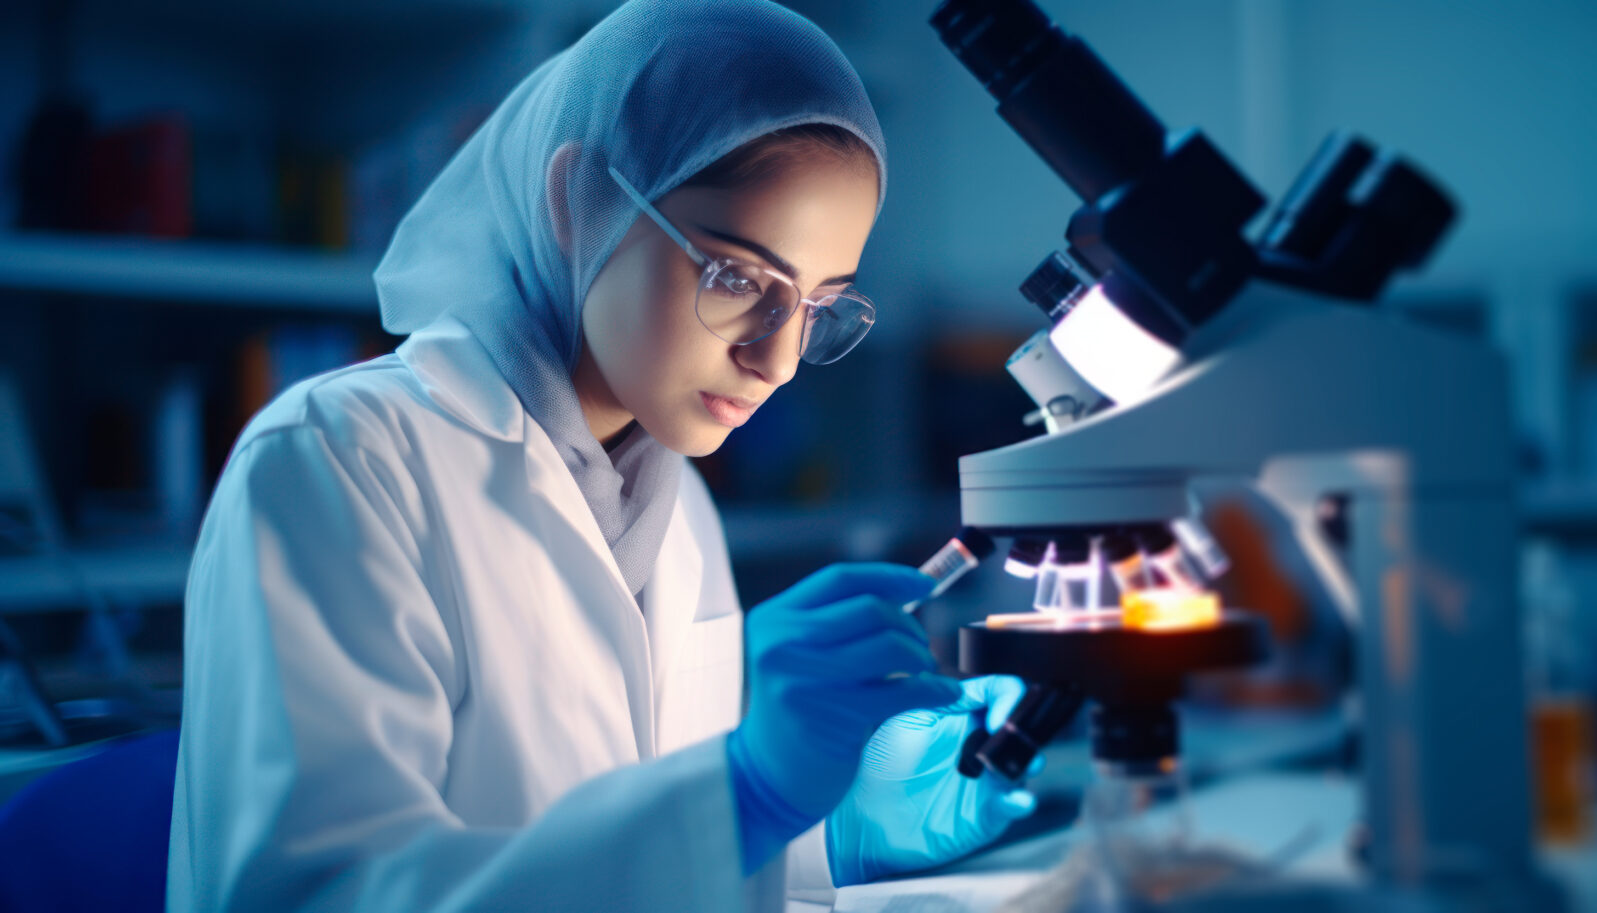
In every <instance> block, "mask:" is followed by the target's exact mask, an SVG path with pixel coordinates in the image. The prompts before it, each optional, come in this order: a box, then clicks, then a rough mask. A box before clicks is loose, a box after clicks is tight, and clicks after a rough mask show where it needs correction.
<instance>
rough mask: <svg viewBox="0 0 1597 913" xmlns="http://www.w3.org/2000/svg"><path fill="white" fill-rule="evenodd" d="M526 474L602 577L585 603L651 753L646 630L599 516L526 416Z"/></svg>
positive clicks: (642, 748) (645, 752)
mask: <svg viewBox="0 0 1597 913" xmlns="http://www.w3.org/2000/svg"><path fill="white" fill-rule="evenodd" d="M526 448H527V475H528V482H529V484H530V486H531V488H532V490H533V491H535V492H537V493H539V494H541V495H543V496H544V497H545V498H546V499H547V501H548V503H549V505H550V506H551V507H552V508H553V509H554V510H555V511H556V512H558V513H559V514H560V515H561V517H563V518H564V519H565V521H566V522H567V523H569V524H570V525H571V528H572V530H573V531H574V532H576V534H577V535H578V536H580V537H581V538H582V541H583V543H584V544H585V545H587V546H588V551H589V553H590V554H592V555H593V557H594V559H595V565H596V566H595V567H594V568H592V569H591V570H592V571H593V572H596V574H597V576H599V577H602V578H603V581H602V582H600V581H595V585H594V586H593V587H592V589H591V592H592V593H593V595H594V597H595V598H594V600H593V604H592V605H591V606H589V607H588V609H589V613H590V615H591V616H592V618H593V621H595V622H596V623H599V624H602V625H604V626H605V628H606V630H608V631H609V632H611V635H612V640H613V642H614V644H615V649H616V653H617V656H618V657H619V660H620V663H621V668H622V669H623V671H624V673H625V675H626V679H627V701H628V704H629V705H630V706H631V709H632V728H633V735H634V736H635V738H636V740H637V744H638V757H639V758H640V759H647V758H652V757H654V756H655V706H654V705H655V700H654V695H655V686H654V681H655V677H654V674H653V672H652V665H653V662H652V659H651V657H650V649H649V641H650V636H649V632H648V630H647V629H646V627H645V623H644V619H643V613H642V612H640V611H639V608H638V601H637V600H636V599H634V598H633V596H632V592H631V591H630V590H629V589H628V588H627V584H626V580H625V578H623V577H622V576H621V568H620V567H619V566H618V565H617V564H616V560H615V555H614V554H612V553H611V551H610V546H609V544H608V543H606V542H605V541H604V533H603V532H601V531H600V530H599V521H598V520H596V519H595V518H594V516H593V511H592V510H591V509H590V508H589V507H588V502H587V500H586V499H585V498H583V496H582V490H581V489H580V488H578V487H577V480H576V479H575V478H573V477H572V475H571V472H570V471H569V470H568V469H566V466H565V463H564V462H563V461H562V460H561V459H560V454H559V453H558V452H556V450H555V447H554V443H553V442H552V441H550V440H549V435H547V434H546V433H544V430H543V428H542V427H540V426H539V425H538V423H537V422H535V421H533V420H532V417H531V416H527V417H526ZM567 570H568V572H569V573H583V572H584V571H585V570H588V569H583V568H569V569H567Z"/></svg>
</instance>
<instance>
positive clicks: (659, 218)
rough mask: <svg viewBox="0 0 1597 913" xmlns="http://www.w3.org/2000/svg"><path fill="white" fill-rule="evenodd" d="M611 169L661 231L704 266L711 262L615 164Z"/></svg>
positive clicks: (613, 176) (628, 193)
mask: <svg viewBox="0 0 1597 913" xmlns="http://www.w3.org/2000/svg"><path fill="white" fill-rule="evenodd" d="M609 171H610V177H612V178H614V179H615V182H616V184H617V185H618V186H620V188H621V190H622V192H624V193H625V194H626V195H627V196H629V197H631V198H632V202H633V203H635V204H637V207H638V208H639V209H641V210H643V213H644V215H646V216H648V217H649V218H651V219H653V220H654V224H656V225H658V226H660V230H661V231H663V232H665V233H666V234H668V235H670V236H671V240H673V241H675V242H676V243H677V244H678V246H680V247H681V248H682V249H683V250H685V251H687V254H688V256H689V257H692V258H693V262H694V263H697V264H698V265H700V266H704V265H705V264H707V263H709V262H710V258H709V257H706V256H705V255H704V254H702V253H700V252H699V249H698V248H697V247H694V246H693V242H692V241H689V240H688V239H687V238H685V237H683V235H682V232H680V231H677V228H676V226H675V225H672V224H671V223H670V222H667V221H666V220H665V216H663V215H661V214H660V210H658V209H655V208H654V206H653V204H651V203H650V202H649V201H648V200H646V199H644V198H643V194H641V193H639V192H638V189H637V188H636V187H633V186H632V185H631V184H630V183H628V182H627V179H626V178H624V177H622V176H621V172H619V171H617V170H615V166H614V165H612V166H610V169H609Z"/></svg>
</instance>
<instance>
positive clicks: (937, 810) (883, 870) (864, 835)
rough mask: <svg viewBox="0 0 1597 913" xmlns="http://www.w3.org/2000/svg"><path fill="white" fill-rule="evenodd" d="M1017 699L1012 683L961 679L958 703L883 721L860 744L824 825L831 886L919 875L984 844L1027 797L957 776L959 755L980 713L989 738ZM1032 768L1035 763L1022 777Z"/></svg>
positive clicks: (1026, 807)
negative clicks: (856, 767) (854, 773)
mask: <svg viewBox="0 0 1597 913" xmlns="http://www.w3.org/2000/svg"><path fill="white" fill-rule="evenodd" d="M1025 692H1026V686H1025V684H1024V683H1023V682H1021V680H1020V679H1018V678H1014V677H1013V676H1008V675H988V676H984V677H982V678H972V679H968V680H966V681H965V683H964V688H963V694H962V695H961V696H960V698H959V700H958V702H956V703H954V704H952V705H950V706H947V707H939V708H937V709H935V710H913V711H910V712H908V713H901V714H899V715H898V716H895V717H893V718H892V719H890V720H888V721H887V722H886V723H884V724H882V728H881V729H878V730H877V731H876V735H875V736H873V737H872V738H871V741H870V744H868V745H866V746H865V759H864V762H863V763H862V764H861V765H860V772H859V778H858V779H856V780H855V781H854V785H853V787H852V788H851V789H849V791H848V794H847V795H845V796H844V797H843V801H842V802H841V803H839V804H838V806H837V808H836V809H835V810H834V811H833V812H832V813H831V815H829V816H828V817H827V819H826V856H827V861H828V862H829V863H830V865H831V870H832V882H833V883H834V884H836V885H838V886H839V887H842V886H843V885H849V884H859V883H860V882H864V881H871V880H873V879H876V878H881V877H883V876H886V875H893V874H897V873H899V872H908V871H912V870H914V869H925V868H930V867H932V866H935V865H940V864H942V863H944V862H950V861H952V860H954V859H958V858H959V857H960V856H963V855H965V854H966V853H969V852H971V851H972V850H975V849H977V848H979V847H981V846H985V845H986V844H988V843H990V842H992V841H993V840H994V839H995V838H997V837H998V835H999V834H1001V833H1003V831H1004V828H1006V827H1008V826H1009V822H1011V821H1013V820H1015V819H1016V818H1023V817H1025V816H1027V815H1029V814H1031V813H1032V811H1034V810H1035V809H1036V808H1037V798H1036V796H1034V795H1032V794H1031V793H1030V792H1028V791H1027V790H1025V789H1021V788H1018V787H1017V785H1016V784H1015V783H1013V782H1011V781H1009V780H1007V779H1005V778H1003V777H1000V776H998V775H996V774H994V773H993V772H992V771H983V772H982V775H981V777H980V778H978V779H974V780H973V779H970V778H969V777H964V776H961V775H960V773H959V752H960V748H961V746H963V745H964V744H965V737H966V736H967V735H969V734H970V732H971V730H972V729H974V728H975V727H976V725H977V717H976V715H975V714H974V713H973V711H978V710H980V709H981V708H983V707H985V708H987V712H986V713H985V714H984V716H985V717H986V724H987V731H988V732H997V731H998V727H1000V726H1002V725H1003V723H1004V720H1005V719H1007V718H1008V717H1009V714H1010V712H1011V711H1013V710H1014V709H1015V705H1016V704H1017V703H1019V702H1020V698H1021V696H1022V695H1023V694H1025ZM1041 770H1042V755H1038V756H1037V758H1036V760H1034V761H1032V765H1031V769H1030V770H1028V771H1027V775H1028V776H1035V775H1036V774H1037V773H1038V772H1040V771H1041Z"/></svg>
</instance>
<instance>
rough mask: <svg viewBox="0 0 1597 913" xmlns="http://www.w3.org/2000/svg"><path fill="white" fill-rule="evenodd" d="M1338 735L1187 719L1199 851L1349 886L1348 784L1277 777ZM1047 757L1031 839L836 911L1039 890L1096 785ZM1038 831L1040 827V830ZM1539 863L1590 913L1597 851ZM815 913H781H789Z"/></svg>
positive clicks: (1328, 777) (1332, 714)
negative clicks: (1274, 864)
mask: <svg viewBox="0 0 1597 913" xmlns="http://www.w3.org/2000/svg"><path fill="white" fill-rule="evenodd" d="M1346 729H1347V727H1346V724H1345V722H1344V721H1343V719H1342V715H1341V713H1340V712H1337V711H1327V712H1324V713H1318V714H1283V713H1247V714H1234V713H1232V714H1206V713H1203V712H1201V711H1188V712H1185V713H1184V714H1183V727H1182V739H1183V745H1184V747H1183V757H1184V762H1185V764H1186V766H1187V769H1188V770H1189V771H1190V773H1191V774H1192V776H1193V778H1194V781H1195V782H1197V783H1198V784H1199V785H1197V786H1195V787H1194V788H1193V789H1192V791H1191V794H1190V802H1189V810H1190V812H1191V814H1192V821H1193V824H1194V830H1193V836H1194V838H1195V840H1196V842H1198V843H1200V844H1206V845H1213V844H1218V845H1219V846H1221V847H1224V848H1226V849H1229V850H1232V851H1235V852H1238V853H1240V854H1242V855H1244V856H1246V857H1248V858H1252V859H1274V858H1277V857H1279V856H1280V855H1281V854H1282V853H1283V851H1284V850H1285V851H1287V852H1286V855H1287V856H1289V857H1290V858H1289V864H1288V865H1287V867H1286V868H1285V869H1284V874H1285V875H1286V876H1287V877H1288V878H1301V879H1304V880H1306V881H1315V882H1322V883H1323V882H1327V881H1329V882H1332V883H1348V882H1350V881H1351V880H1353V879H1355V878H1356V877H1358V874H1357V871H1356V869H1355V867H1354V865H1353V863H1352V861H1351V859H1350V857H1349V854H1348V849H1347V840H1348V834H1349V832H1350V830H1351V829H1352V828H1353V826H1354V824H1355V822H1356V820H1357V818H1358V815H1359V805H1360V795H1359V782H1358V780H1357V779H1356V777H1354V776H1352V775H1346V774H1341V773H1336V772H1321V771H1320V770H1314V769H1306V768H1305V769H1301V770H1299V771H1290V770H1282V769H1279V768H1281V767H1282V766H1283V765H1292V764H1294V763H1297V764H1300V765H1308V764H1312V763H1313V762H1314V761H1315V760H1316V759H1324V758H1327V757H1332V756H1334V753H1335V752H1336V751H1337V748H1338V746H1339V745H1340V744H1341V742H1342V740H1343V738H1344V735H1345V733H1346ZM1045 755H1046V757H1047V759H1048V762H1047V768H1046V770H1045V771H1044V773H1043V774H1042V776H1040V777H1038V778H1037V779H1036V780H1035V781H1033V784H1032V785H1033V788H1034V790H1035V791H1036V792H1037V793H1038V797H1039V809H1038V817H1039V818H1045V819H1047V820H1046V821H1045V822H1044V821H1038V822H1023V823H1022V824H1021V825H1019V826H1020V827H1022V828H1025V829H1026V830H1027V831H1028V832H1030V836H1027V837H1026V838H1025V839H1021V840H1013V841H1000V843H999V845H998V846H996V847H995V848H994V849H991V850H988V851H985V852H982V853H978V854H976V855H974V856H971V857H969V858H966V859H963V860H961V861H959V862H956V863H953V864H951V865H948V866H944V867H942V868H939V869H936V870H933V871H931V872H926V873H920V874H916V875H912V876H907V877H903V878H897V879H888V880H884V881H878V882H873V883H871V884H864V885H853V886H850V887H846V888H842V889H840V890H839V891H838V896H837V900H836V902H835V905H834V906H833V908H832V909H833V910H835V911H837V913H988V911H994V910H997V909H998V908H999V907H1000V906H1002V905H1003V903H1004V902H1005V901H1006V900H1009V899H1010V898H1012V897H1014V896H1015V895H1017V894H1019V893H1021V892H1023V891H1025V890H1027V889H1028V888H1030V887H1032V886H1033V885H1036V884H1037V883H1038V882H1039V881H1040V880H1041V879H1042V878H1043V877H1044V875H1045V874H1047V872H1048V871H1049V870H1051V869H1053V868H1054V867H1055V866H1057V865H1059V864H1060V863H1061V862H1063V861H1064V859H1065V858H1066V856H1067V855H1068V854H1069V852H1070V851H1071V849H1072V848H1073V847H1074V846H1075V845H1076V843H1077V841H1078V839H1079V836H1078V833H1077V830H1076V828H1075V827H1074V826H1073V825H1074V820H1073V818H1074V807H1075V800H1076V798H1077V797H1079V796H1080V794H1081V791H1082V790H1083V789H1084V788H1085V786H1086V784H1087V783H1088V781H1089V780H1090V778H1091V776H1092V775H1091V770H1090V764H1089V754H1088V748H1087V745H1086V744H1085V741H1084V740H1082V739H1075V740H1070V741H1064V742H1059V743H1055V744H1053V745H1050V746H1048V748H1047V749H1046V750H1045ZM1461 801H1468V800H1467V797H1466V798H1463V799H1462V800H1461ZM1038 824H1043V825H1044V826H1043V827H1042V828H1041V829H1038V828H1037V827H1036V825H1038ZM1289 847H1290V850H1288V848H1289ZM1541 858H1542V863H1543V865H1544V867H1545V868H1546V870H1547V871H1548V873H1549V874H1551V875H1553V876H1554V877H1555V878H1556V879H1557V880H1558V881H1559V882H1560V883H1562V884H1563V885H1565V887H1566V888H1567V890H1568V891H1569V892H1570V906H1569V911H1570V913H1597V841H1594V840H1591V839H1588V841H1587V843H1586V844H1585V845H1583V846H1580V847H1576V848H1571V849H1560V850H1548V851H1543V853H1542V854H1541ZM823 909H825V908H824V907H818V906H814V905H806V904H799V903H790V904H789V905H788V913H815V911H819V910H823Z"/></svg>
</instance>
